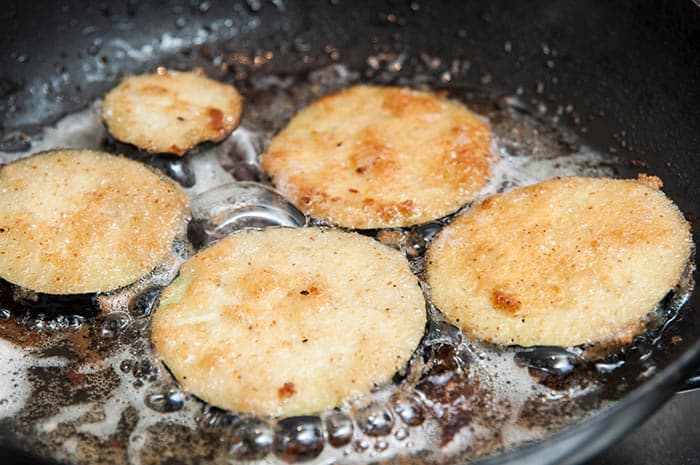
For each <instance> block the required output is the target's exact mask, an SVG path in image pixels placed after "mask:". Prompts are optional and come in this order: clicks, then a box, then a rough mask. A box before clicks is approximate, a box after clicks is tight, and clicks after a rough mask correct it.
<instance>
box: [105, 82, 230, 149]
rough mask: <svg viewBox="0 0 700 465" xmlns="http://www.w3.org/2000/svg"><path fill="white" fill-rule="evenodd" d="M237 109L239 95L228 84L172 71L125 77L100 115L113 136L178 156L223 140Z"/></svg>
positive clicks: (106, 98) (106, 97)
mask: <svg viewBox="0 0 700 465" xmlns="http://www.w3.org/2000/svg"><path fill="white" fill-rule="evenodd" d="M242 111H243V99H242V98H241V95H240V94H239V93H238V91H237V90H236V89H235V88H234V87H233V86H231V85H229V84H224V83H222V82H218V81H214V80H211V79H208V78H207V77H205V76H202V75H200V74H196V73H182V72H177V71H161V72H158V73H154V74H143V75H140V76H130V77H127V78H125V79H124V80H122V82H121V83H120V84H119V85H118V86H117V87H115V88H114V89H112V90H111V91H110V92H109V93H108V94H107V95H106V96H105V98H104V102H103V104H102V118H103V119H104V122H105V124H106V125H107V130H108V131H109V132H110V134H112V136H113V137H114V138H115V139H117V140H119V141H121V142H127V143H129V144H133V145H135V146H137V147H138V148H140V149H141V150H145V151H147V152H151V153H171V154H175V155H180V156H182V155H184V154H185V152H187V151H188V150H190V149H191V148H192V147H194V146H195V145H197V144H200V143H202V142H206V141H211V142H219V141H221V140H223V139H225V138H226V137H227V136H228V135H229V134H231V132H232V131H233V130H234V129H235V128H236V127H237V126H238V123H239V122H240V119H241V113H242Z"/></svg>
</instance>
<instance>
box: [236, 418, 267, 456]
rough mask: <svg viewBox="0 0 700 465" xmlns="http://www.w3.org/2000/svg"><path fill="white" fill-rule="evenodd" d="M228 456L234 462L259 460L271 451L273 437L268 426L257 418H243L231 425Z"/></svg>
mask: <svg viewBox="0 0 700 465" xmlns="http://www.w3.org/2000/svg"><path fill="white" fill-rule="evenodd" d="M231 428H232V436H231V447H230V449H229V456H230V457H231V458H233V459H235V460H260V459H262V458H265V456H267V454H268V453H270V450H271V449H272V443H273V440H274V435H273V433H272V430H271V429H270V426H269V425H268V424H267V422H265V421H264V420H262V419H259V418H245V419H241V420H238V421H237V422H236V423H234V424H233V425H231Z"/></svg>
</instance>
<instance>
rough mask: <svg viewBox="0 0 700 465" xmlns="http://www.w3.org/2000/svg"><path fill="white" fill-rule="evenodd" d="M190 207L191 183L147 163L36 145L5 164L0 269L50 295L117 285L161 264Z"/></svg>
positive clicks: (0, 183)
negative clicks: (188, 187) (41, 148)
mask: <svg viewBox="0 0 700 465" xmlns="http://www.w3.org/2000/svg"><path fill="white" fill-rule="evenodd" d="M188 216H189V200H188V197H187V195H186V194H185V192H184V191H183V190H182V189H181V188H180V187H179V186H178V185H177V184H176V183H175V182H173V181H172V180H170V179H168V178H166V177H165V176H163V175H161V174H159V173H157V172H155V171H154V170H152V169H150V168H148V167H146V166H145V165H143V164H141V163H138V162H135V161H132V160H128V159H126V158H123V157H118V156H114V155H109V154H106V153H102V152H93V151H89V150H55V151H49V152H42V153H38V154H35V155H33V156H31V157H29V158H25V159H22V160H19V161H16V162H14V163H10V164H8V165H5V166H3V167H2V168H0V277H1V278H3V279H5V280H7V281H8V282H10V283H13V284H16V285H18V286H21V287H23V288H25V289H29V290H32V291H36V292H41V293H47V294H82V293H95V292H105V291H109V290H113V289H116V288H119V287H122V286H125V285H127V284H131V283H133V282H135V281H136V280H138V279H139V278H141V277H142V276H144V275H146V274H147V273H148V272H149V271H151V270H152V269H153V268H154V267H156V266H157V265H158V264H160V263H162V262H163V260H164V259H165V258H166V257H167V255H168V254H169V253H170V251H171V248H172V244H173V240H174V239H175V237H176V236H177V235H178V234H180V233H182V232H183V231H184V230H185V227H186V220H187V218H188Z"/></svg>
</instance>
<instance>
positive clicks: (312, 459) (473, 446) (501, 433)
mask: <svg viewBox="0 0 700 465" xmlns="http://www.w3.org/2000/svg"><path fill="white" fill-rule="evenodd" d="M368 63H369V61H368ZM360 76H361V73H359V72H356V71H353V70H349V69H347V68H346V67H344V66H342V65H338V64H336V65H332V66H330V67H327V68H322V69H318V70H315V71H312V72H310V73H307V74H303V75H290V76H282V75H279V76H278V75H256V74H253V75H251V77H250V78H249V79H248V81H246V85H245V86H244V89H243V91H244V94H246V95H247V97H248V99H247V102H248V109H247V110H246V113H245V115H244V118H243V121H242V125H241V127H239V128H238V129H237V130H236V131H234V133H233V134H232V135H231V136H230V137H229V138H228V139H226V140H225V141H223V142H222V143H220V144H217V145H211V144H209V145H204V146H203V147H201V148H199V149H197V150H196V151H195V152H193V153H190V154H188V155H187V156H186V157H185V158H182V159H180V158H168V157H163V156H159V157H154V156H149V155H144V154H141V153H139V152H138V151H137V150H135V149H133V148H128V147H121V148H122V149H124V150H123V151H124V152H125V155H126V156H129V157H134V158H138V159H140V160H142V161H143V162H145V163H148V164H150V165H151V166H153V167H154V168H155V169H159V170H161V171H163V172H164V173H166V174H167V175H169V176H171V177H173V178H174V179H176V180H177V181H178V182H180V184H181V185H183V187H184V188H185V190H186V191H187V192H188V194H190V195H191V196H192V199H193V212H194V215H193V221H192V223H191V225H190V231H189V237H190V241H189V242H188V241H185V240H184V238H182V240H178V241H176V243H175V244H174V247H173V251H172V254H171V257H170V259H169V260H168V261H167V263H165V264H163V265H162V266H159V267H158V268H157V269H156V270H154V271H153V272H152V273H151V274H150V275H148V276H146V277H144V278H143V279H141V280H139V281H138V282H137V283H135V284H133V285H131V286H128V287H126V288H124V289H120V290H118V291H115V292H112V293H109V294H105V295H100V296H97V297H96V298H97V299H98V301H99V308H100V310H101V311H100V313H99V314H97V315H88V316H80V315H73V314H71V312H65V311H63V312H60V313H52V314H47V313H46V312H42V311H41V309H33V310H32V309H30V310H24V311H23V310H21V309H19V310H18V309H15V308H6V307H7V306H3V308H2V309H1V310H2V312H0V316H1V317H2V320H0V336H2V338H0V377H2V379H4V380H8V381H7V382H5V383H3V386H0V429H1V430H2V431H3V432H4V433H6V437H8V438H11V439H14V440H17V441H18V442H19V443H21V444H24V445H25V447H27V448H28V449H31V450H32V451H33V452H34V453H37V454H39V455H41V456H45V457H50V458H52V459H55V460H60V461H69V462H71V463H75V464H83V463H85V464H87V463H95V462H100V463H108V464H112V463H113V464H124V463H134V464H151V463H162V461H163V460H165V459H166V458H168V459H171V460H173V461H174V462H178V463H179V462H182V463H198V462H202V461H206V462H207V463H213V464H224V463H227V464H228V463H235V462H239V461H241V462H243V461H245V462H259V463H271V464H279V463H292V462H305V463H318V464H321V463H324V464H325V463H348V464H355V463H366V462H377V463H389V462H391V463H395V462H407V463H408V462H410V463H415V462H416V461H423V462H426V463H431V462H441V463H444V462H445V461H449V460H455V461H457V460H459V461H461V462H463V461H468V460H474V459H477V458H480V457H485V456H490V455H493V454H497V453H499V452H502V451H504V450H507V449H511V448H514V447H516V446H518V445H520V444H523V443H525V442H530V441H535V440H538V439H541V438H543V437H545V436H546V435H548V434H550V433H551V432H553V431H557V430H559V429H561V428H563V427H565V426H567V425H571V424H573V423H575V422H577V421H580V420H581V419H583V418H585V417H587V416H589V415H592V414H594V413H595V412H596V411H598V410H599V409H601V408H603V407H605V406H606V405H607V404H608V403H609V402H611V401H614V400H615V399H616V398H619V397H620V396H622V395H623V394H624V393H625V392H626V391H627V390H629V389H631V388H632V387H633V386H632V385H620V383H619V382H617V381H615V380H614V378H615V373H616V372H617V371H618V370H622V369H627V367H632V370H633V371H635V373H636V375H637V376H650V375H651V374H652V373H653V360H652V359H653V357H648V356H646V355H645V354H647V353H648V352H649V351H650V350H651V348H652V347H653V344H654V342H653V341H654V338H655V337H658V334H660V331H662V330H663V322H664V321H668V320H670V319H672V318H673V317H674V315H676V314H677V313H678V312H679V311H680V309H681V308H682V306H683V303H684V301H685V299H686V298H687V296H688V294H689V292H690V290H691V289H692V282H691V278H690V273H687V276H686V278H685V281H684V283H683V284H682V285H681V286H680V287H679V289H677V290H676V291H675V292H673V293H671V295H670V296H669V298H668V299H666V300H665V301H664V303H663V305H662V307H661V308H660V309H659V311H658V312H657V313H656V315H658V318H656V319H655V320H653V322H654V324H650V331H651V333H650V334H649V335H643V336H640V338H638V340H637V342H639V344H638V346H637V347H646V349H645V350H647V352H644V351H643V350H642V351H641V352H640V353H639V354H638V355H639V356H638V357H637V358H636V359H635V360H637V361H639V363H631V362H630V355H629V354H630V352H633V351H626V352H625V353H624V354H622V353H620V352H616V351H614V350H613V351H612V352H611V354H612V355H607V356H605V357H603V358H600V357H597V356H591V355H590V351H589V350H588V348H583V347H575V348H548V347H542V348H530V349H523V348H517V347H512V348H503V347H497V346H493V345H489V344H484V343H481V342H479V341H474V340H470V339H469V338H468V337H467V336H466V335H465V334H463V333H462V332H461V331H460V330H459V329H458V328H457V327H455V326H453V325H452V324H450V323H449V322H447V321H444V319H443V317H442V315H441V314H440V312H439V311H438V310H437V309H435V308H434V307H433V306H432V305H431V304H430V302H428V314H429V324H428V328H427V330H426V334H425V336H424V338H423V340H422V341H421V344H420V347H419V348H418V349H417V350H416V352H415V354H414V356H413V357H412V359H411V361H410V363H409V364H408V366H407V367H406V368H405V369H403V370H402V371H401V372H399V373H397V374H396V375H395V377H394V382H393V383H391V384H390V385H387V386H378V387H377V388H376V389H375V390H373V392H371V393H368V394H367V395H364V396H362V397H360V398H358V399H350V400H348V401H346V402H344V403H343V404H342V405H340V406H337V407H335V408H331V409H327V410H326V411H323V412H317V414H316V415H308V416H298V417H289V418H281V419H280V418H268V417H260V416H251V415H247V414H245V413H244V412H227V411H223V410H220V409H218V408H216V407H213V406H210V405H207V404H206V403H204V402H202V401H201V400H199V399H197V398H196V397H194V396H192V395H191V394H188V393H186V392H183V391H181V390H180V388H179V386H178V385H177V383H176V381H175V379H174V378H173V376H172V375H171V374H170V373H169V372H168V370H167V368H166V367H165V366H164V365H163V364H162V363H161V362H160V360H159V358H158V356H157V354H156V353H154V351H153V348H152V347H151V344H150V337H149V334H150V316H151V314H152V312H153V310H154V309H155V308H156V306H157V304H158V298H159V295H160V291H161V290H162V289H163V287H165V286H166V285H167V284H168V283H169V282H170V281H171V280H172V279H173V278H174V276H175V275H176V274H177V269H178V267H179V266H180V264H181V263H182V262H183V260H185V259H186V258H187V257H188V256H190V255H191V254H192V253H193V252H194V251H196V250H197V249H199V248H202V247H205V246H206V245H208V244H210V243H212V242H214V241H216V240H218V239H220V238H221V237H223V236H225V235H227V234H230V233H232V232H234V231H236V230H237V229H240V228H244V227H265V226H270V225H283V226H297V227H298V226H303V225H305V224H307V223H310V224H323V222H321V221H318V220H310V221H309V220H308V219H307V218H305V217H304V215H303V214H302V213H300V212H299V211H298V210H297V209H296V208H295V207H294V206H293V205H291V204H290V203H289V202H288V201H287V200H286V199H284V198H283V197H282V196H281V195H280V194H278V193H277V192H276V191H274V189H272V188H271V186H270V185H269V184H268V183H267V180H266V178H265V176H264V173H263V171H262V169H261V167H260V164H259V156H260V154H261V152H262V150H263V149H264V147H265V145H266V143H267V141H268V140H269V139H270V138H271V137H272V135H273V134H274V133H275V132H276V131H278V130H279V129H280V128H281V127H282V126H283V125H284V124H285V123H286V121H287V120H288V118H289V117H290V116H291V115H292V114H293V113H294V111H296V110H298V109H299V108H301V107H303V106H304V105H307V104H309V103H310V102H311V101H313V100H315V99H316V98H318V97H320V96H322V95H324V94H327V93H329V92H332V91H334V90H337V89H339V88H342V87H345V86H348V85H351V84H353V83H356V82H359V80H360ZM443 81H444V80H443ZM425 82H426V80H425V79H416V80H415V82H402V84H411V85H420V84H421V83H425ZM448 91H449V94H450V96H451V97H452V98H455V99H458V100H461V101H464V102H465V103H466V104H467V105H469V106H470V107H471V108H473V109H474V110H475V111H477V112H478V113H479V114H481V115H482V116H483V117H484V118H485V119H487V120H488V121H489V123H490V124H491V127H492V129H493V131H494V134H495V139H494V144H493V150H494V151H495V152H496V153H497V154H498V156H499V161H498V162H497V163H496V165H495V166H494V168H493V173H492V176H491V179H490V182H489V184H488V185H487V186H486V187H485V188H484V189H483V191H482V192H481V193H480V198H483V197H485V196H487V195H491V194H494V193H497V192H502V191H505V190H508V189H510V188H513V187H516V186H523V185H528V184H532V183H535V182H539V181H542V180H545V179H549V178H552V177H556V176H569V175H586V176H614V175H615V174H616V172H615V170H614V165H612V164H611V162H610V160H608V159H607V158H606V157H605V156H603V155H601V154H599V153H597V152H595V151H593V150H591V149H589V148H587V147H585V146H584V145H582V144H580V143H579V142H578V141H577V140H576V138H575V137H573V136H572V135H571V134H569V133H568V132H566V131H564V130H562V129H558V128H555V127H552V126H551V125H549V124H546V123H545V122H543V121H542V120H540V119H538V118H537V117H536V116H535V115H534V113H532V112H530V111H528V109H527V106H526V105H524V104H523V103H522V102H520V101H519V100H518V99H517V97H505V98H504V97H493V96H491V95H489V94H486V93H481V92H479V91H475V90H473V89H471V90H464V89H463V90H460V89H449V88H448ZM263 96H264V98H262V97H263ZM100 105H101V102H100V101H96V102H95V103H94V104H93V105H91V106H90V107H89V108H87V109H85V110H84V111H81V112H79V113H76V114H72V115H68V116H66V117H65V118H63V119H62V120H61V121H59V122H58V123H57V124H56V125H55V126H52V127H47V128H46V129H45V130H44V132H43V133H42V134H40V135H39V136H38V137H36V138H35V139H34V140H33V141H32V144H31V145H32V147H33V149H32V150H33V151H37V150H42V149H49V148H53V147H58V146H61V147H79V148H85V149H97V150H114V149H115V147H118V146H117V145H115V141H113V140H111V139H110V138H109V136H108V135H107V134H106V133H105V130H104V127H103V126H102V123H101V121H100V118H99V113H100ZM25 142H26V141H25ZM26 145H27V144H25V145H22V146H21V147H20V149H17V148H16V147H14V146H13V150H12V151H11V152H5V153H0V161H2V162H9V161H12V160H14V159H18V158H21V157H24V156H28V155H29V151H28V150H24V151H22V150H21V148H22V147H25V146H26ZM468 208H469V205H466V206H465V207H464V209H468ZM449 220H450V218H443V219H440V220H437V221H434V222H430V223H426V224H421V225H416V226H412V227H408V228H393V229H383V230H376V231H364V232H363V233H365V234H369V235H371V236H373V237H375V238H376V239H377V240H379V241H381V242H382V243H384V244H387V245H389V246H391V247H394V248H396V249H398V250H400V251H401V252H402V253H403V254H404V255H405V256H406V257H407V259H408V260H409V262H410V265H411V269H412V271H413V272H414V273H415V274H416V275H417V276H418V277H419V278H422V276H423V271H424V269H423V256H424V254H425V251H426V249H427V247H428V246H429V245H430V242H431V241H432V239H433V238H434V237H435V235H436V234H437V232H438V231H439V230H440V228H441V227H442V226H443V225H444V224H446V223H447V222H449ZM645 344H646V345H645ZM644 373H647V375H644Z"/></svg>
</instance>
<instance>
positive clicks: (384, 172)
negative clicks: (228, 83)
mask: <svg viewBox="0 0 700 465" xmlns="http://www.w3.org/2000/svg"><path fill="white" fill-rule="evenodd" d="M490 147H491V131H490V128H489V126H488V124H487V123H485V122H484V121H483V120H482V119H481V118H479V117H477V116H476V115H475V114H473V113H471V112H470V111H469V110H467V108H466V107H465V106H464V105H462V104H460V103H458V102H455V101H452V100H449V99H447V98H444V97H442V96H440V95H438V94H435V93H430V92H422V91H417V90H412V89H408V88H400V87H377V86H367V85H360V86H355V87H352V88H349V89H346V90H343V91H341V92H338V93H336V94H332V95H329V96H326V97H323V98H321V99H320V100H318V101H316V102H315V103H313V104H311V105H310V106H308V107H306V108H304V109H302V110H301V111H300V112H299V113H297V114H296V115H295V116H294V117H293V118H292V119H291V120H290V121H289V123H288V125H287V126H286V127H285V128H284V129H283V130H282V131H281V132H280V133H279V134H277V136H276V137H274V138H273V140H272V141H271V143H270V146H269V147H268V148H267V151H266V152H265V153H264V154H263V155H262V166H263V168H264V170H265V171H266V172H267V173H268V174H269V175H270V176H271V178H272V180H273V182H274V184H275V185H276V187H277V188H278V189H279V190H280V191H282V193H284V194H285V195H286V196H287V197H288V198H289V199H291V201H292V202H293V203H294V204H295V205H296V206H297V207H298V208H299V209H301V210H302V211H303V212H304V213H306V214H308V215H310V216H312V217H315V218H322V219H324V220H326V221H328V222H330V223H333V224H336V225H340V226H344V227H350V228H358V229H372V228H387V227H399V226H408V225H412V224H417V223H423V222H426V221H430V220H434V219H436V218H440V217H443V216H446V215H448V214H450V213H453V212H455V211H457V210H458V209H459V208H460V207H461V206H462V205H464V204H465V203H467V202H469V201H471V200H473V199H474V197H475V195H476V194H477V193H478V192H479V191H480V190H481V188H482V187H484V185H485V184H486V182H487V180H488V177H489V173H490V169H491V164H492V162H493V160H494V157H495V155H494V154H493V153H492V151H491V148H490Z"/></svg>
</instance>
